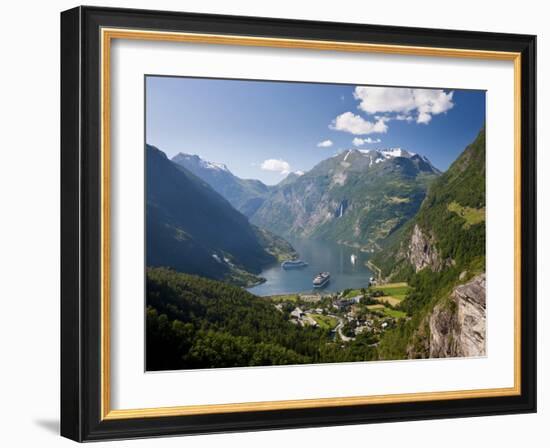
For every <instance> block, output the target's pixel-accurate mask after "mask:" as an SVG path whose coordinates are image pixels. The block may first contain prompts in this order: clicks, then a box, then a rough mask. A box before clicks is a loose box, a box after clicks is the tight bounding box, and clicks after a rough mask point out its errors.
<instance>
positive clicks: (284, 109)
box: [61, 7, 536, 441]
mask: <svg viewBox="0 0 550 448" xmlns="http://www.w3.org/2000/svg"><path fill="white" fill-rule="evenodd" d="M535 42H536V39H535V37H534V36H528V35H512V34H495V33H481V32H470V31H448V30H434V29H418V28H403V27H391V26H378V25H377V26H372V25H359V24H348V23H326V22H309V21H294V20H281V19H266V18H251V17H231V16H216V15H203V14H188V13H175V12H161V11H141V10H123V9H109V8H96V7H79V8H75V9H72V10H69V11H65V12H63V13H62V14H61V62H62V65H61V82H62V85H61V106H62V108H61V109H62V116H61V171H62V179H61V180H62V191H61V204H62V212H61V213H62V216H61V232H62V233H61V235H62V262H61V271H62V294H61V302H62V307H61V309H62V316H61V317H62V329H61V353H62V365H61V371H62V377H61V414H62V415H61V433H62V435H63V436H66V437H69V438H71V439H74V440H78V441H90V440H101V439H118V438H134V437H149V436H159V435H183V434H195V433H209V432H227V431H245V430H258V429H277V428H295V427H311V426H326V425H339V424H357V423H369V422H389V421H399V420H413V419H431V418H445V417H461V416H477V415H496V414H507V413H524V412H535V410H536V309H535V308H536V303H535V299H536V294H535V292H536V227H535V224H536V201H535V199H536V196H535V184H536V182H535V132H536V126H535V125H536V120H535V89H536V84H535Z"/></svg>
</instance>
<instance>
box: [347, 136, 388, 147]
mask: <svg viewBox="0 0 550 448" xmlns="http://www.w3.org/2000/svg"><path fill="white" fill-rule="evenodd" d="M381 141H382V140H380V139H379V138H370V137H367V138H359V137H355V138H354V139H353V140H352V143H353V145H354V146H361V145H364V144H365V143H380V142H381Z"/></svg>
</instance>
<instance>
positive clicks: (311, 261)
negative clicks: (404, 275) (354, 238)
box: [248, 240, 373, 296]
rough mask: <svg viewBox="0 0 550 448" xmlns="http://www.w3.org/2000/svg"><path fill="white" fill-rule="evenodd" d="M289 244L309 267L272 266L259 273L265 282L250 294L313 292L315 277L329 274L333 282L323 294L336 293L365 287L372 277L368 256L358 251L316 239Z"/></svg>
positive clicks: (251, 290) (294, 241) (324, 289)
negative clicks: (353, 256) (325, 273)
mask: <svg viewBox="0 0 550 448" xmlns="http://www.w3.org/2000/svg"><path fill="white" fill-rule="evenodd" d="M290 242H291V244H292V245H293V246H294V248H295V249H296V251H297V252H298V253H299V254H300V259H301V260H303V261H305V262H307V263H308V266H307V267H305V268H301V269H289V270H285V269H282V268H281V266H280V265H279V264H275V265H272V266H269V267H268V268H266V269H264V270H263V271H262V273H261V274H260V276H262V277H264V278H265V279H266V281H265V282H264V283H262V284H260V285H257V286H254V287H252V288H249V289H248V291H250V292H251V293H253V294H256V295H258V296H271V295H278V294H292V293H298V292H311V291H314V288H313V285H312V281H313V277H314V276H315V275H316V274H318V273H319V272H326V271H328V272H330V282H329V283H328V284H327V285H326V286H325V287H324V288H321V289H320V291H325V292H336V291H341V290H343V289H346V288H354V289H356V288H363V287H365V288H366V287H367V286H368V284H369V279H370V277H371V276H373V274H372V272H371V271H370V270H369V268H368V267H367V266H366V265H365V262H366V261H367V260H368V258H369V254H367V253H364V252H361V251H359V249H355V248H351V247H348V246H343V245H340V244H336V243H329V242H325V241H317V240H297V241H296V240H293V241H290ZM352 255H355V256H356V260H355V263H352V261H351V256H352ZM317 291H319V290H317Z"/></svg>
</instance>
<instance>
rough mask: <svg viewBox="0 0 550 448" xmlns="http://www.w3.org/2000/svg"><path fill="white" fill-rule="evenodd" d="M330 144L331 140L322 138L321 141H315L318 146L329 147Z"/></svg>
mask: <svg viewBox="0 0 550 448" xmlns="http://www.w3.org/2000/svg"><path fill="white" fill-rule="evenodd" d="M332 145H333V143H332V140H323V141H322V142H319V143H317V146H318V147H319V148H330V147H331V146H332Z"/></svg>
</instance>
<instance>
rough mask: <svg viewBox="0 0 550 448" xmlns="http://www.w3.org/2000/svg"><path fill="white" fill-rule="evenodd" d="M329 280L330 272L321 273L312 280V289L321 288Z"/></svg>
mask: <svg viewBox="0 0 550 448" xmlns="http://www.w3.org/2000/svg"><path fill="white" fill-rule="evenodd" d="M329 280H330V272H321V273H319V274H317V275H316V276H315V277H314V278H313V287H314V288H322V287H323V286H325V285H326V284H327V283H328V282H329Z"/></svg>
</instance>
